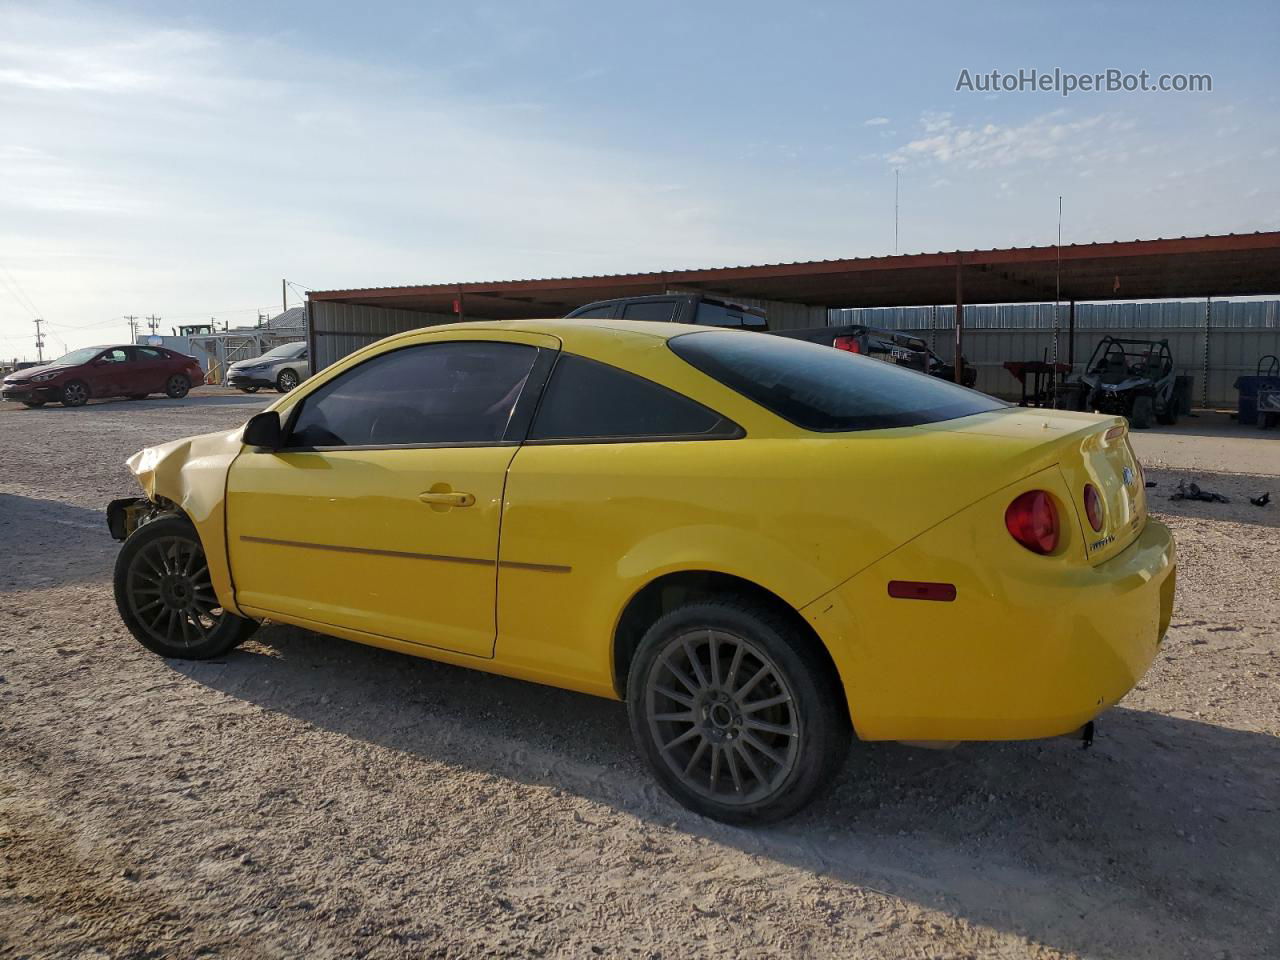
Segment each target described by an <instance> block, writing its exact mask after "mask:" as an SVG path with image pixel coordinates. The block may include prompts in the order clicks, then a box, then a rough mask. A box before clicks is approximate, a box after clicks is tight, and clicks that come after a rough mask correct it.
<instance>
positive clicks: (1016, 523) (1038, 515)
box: [1004, 490, 1058, 554]
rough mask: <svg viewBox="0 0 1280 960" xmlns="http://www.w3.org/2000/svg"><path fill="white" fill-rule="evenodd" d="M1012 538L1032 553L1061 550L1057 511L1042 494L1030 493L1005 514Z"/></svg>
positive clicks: (1011, 506)
mask: <svg viewBox="0 0 1280 960" xmlns="http://www.w3.org/2000/svg"><path fill="white" fill-rule="evenodd" d="M1004 525H1005V526H1006V527H1007V528H1008V529H1009V535H1010V536H1012V537H1013V539H1015V540H1017V541H1018V542H1019V543H1020V544H1022V545H1023V546H1024V547H1026V548H1027V549H1028V550H1030V551H1031V552H1032V553H1039V554H1046V553H1053V551H1054V550H1056V549H1058V508H1057V507H1056V506H1054V504H1053V497H1051V496H1049V494H1047V493H1045V492H1044V491H1043V490H1028V491H1027V492H1026V493H1024V494H1022V496H1020V497H1018V498H1017V499H1016V500H1014V501H1013V503H1011V504H1009V508H1008V509H1007V510H1005V512H1004Z"/></svg>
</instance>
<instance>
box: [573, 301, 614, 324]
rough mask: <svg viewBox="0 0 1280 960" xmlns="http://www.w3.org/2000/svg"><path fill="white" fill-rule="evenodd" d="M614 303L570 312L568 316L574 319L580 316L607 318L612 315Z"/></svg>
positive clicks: (584, 317) (583, 317)
mask: <svg viewBox="0 0 1280 960" xmlns="http://www.w3.org/2000/svg"><path fill="white" fill-rule="evenodd" d="M613 308H614V305H613V304H612V303H611V304H609V305H608V306H607V307H593V308H592V309H590V310H583V311H582V312H581V313H576V312H575V313H571V314H570V316H571V317H573V318H574V319H575V320H576V319H579V318H582V319H587V318H594V319H598V320H599V319H608V318H609V317H612V316H613Z"/></svg>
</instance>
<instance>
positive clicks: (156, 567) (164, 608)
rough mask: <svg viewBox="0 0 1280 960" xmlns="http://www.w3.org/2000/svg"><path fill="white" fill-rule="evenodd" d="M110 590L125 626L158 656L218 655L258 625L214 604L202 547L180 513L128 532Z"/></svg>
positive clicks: (202, 657) (196, 657) (204, 657)
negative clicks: (128, 535)
mask: <svg viewBox="0 0 1280 960" xmlns="http://www.w3.org/2000/svg"><path fill="white" fill-rule="evenodd" d="M115 595H116V609H117V610H119V611H120V619H121V620H123V621H124V625H125V626H126V627H128V628H129V632H130V633H132V634H133V635H134V637H135V638H136V639H137V640H138V642H139V643H141V644H142V645H143V646H144V647H146V648H147V649H148V650H150V651H151V652H152V653H157V654H159V655H160V656H162V657H172V658H176V659H180V660H208V659H210V658H211V657H220V656H222V655H223V654H225V653H226V652H227V651H229V650H231V649H232V648H233V647H235V646H236V645H237V644H240V643H243V642H244V641H245V640H247V639H248V638H249V636H250V635H251V634H252V633H253V632H254V630H256V629H257V628H258V625H257V623H255V622H254V621H252V620H246V619H244V618H243V617H237V616H235V615H234V614H231V613H228V612H226V611H225V610H223V609H222V607H220V606H219V605H218V600H217V597H216V596H215V595H214V592H213V584H212V582H211V581H210V579H209V568H208V565H207V564H206V562H205V557H204V548H203V547H202V546H201V545H200V537H199V536H198V535H197V534H196V529H195V527H193V526H192V525H191V522H190V521H189V520H187V518H186V517H179V516H165V517H160V518H158V519H156V520H152V521H151V522H150V523H145V524H143V525H142V526H141V527H139V528H138V529H137V530H135V531H134V532H133V534H132V535H131V536H130V537H129V539H128V540H126V541H125V542H124V546H123V547H121V548H120V553H119V555H118V556H117V557H116V566H115Z"/></svg>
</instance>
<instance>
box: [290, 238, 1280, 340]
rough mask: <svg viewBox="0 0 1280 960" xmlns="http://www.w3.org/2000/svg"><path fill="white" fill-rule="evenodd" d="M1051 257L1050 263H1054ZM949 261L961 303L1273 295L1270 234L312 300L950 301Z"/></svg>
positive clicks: (550, 308) (500, 303)
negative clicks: (698, 295) (676, 297)
mask: <svg viewBox="0 0 1280 960" xmlns="http://www.w3.org/2000/svg"><path fill="white" fill-rule="evenodd" d="M1059 264H1060V267H1059ZM957 268H959V273H960V275H961V277H962V280H963V285H964V300H965V302H966V303H971V304H973V303H1019V302H1036V301H1045V300H1053V299H1054V298H1055V292H1056V290H1057V286H1058V282H1059V279H1060V282H1061V296H1062V299H1063V300H1081V301H1087V300H1147V299H1151V300H1157V299H1170V298H1184V297H1208V296H1216V297H1225V296H1251V295H1270V294H1277V293H1280V231H1271V232H1266V233H1249V234H1226V235H1217V236H1203V237H1176V238H1167V239H1166V238H1160V239H1156V240H1131V241H1116V242H1110V243H1088V244H1067V245H1064V246H1062V247H1061V248H1059V247H1055V246H1046V247H1009V248H1005V249H992V250H957V251H953V252H945V251H939V252H937V253H917V254H904V255H900V256H886V257H855V258H852V259H845V260H814V261H807V262H798V263H773V264H761V265H756V266H738V267H711V268H700V269H681V270H662V271H655V272H649V273H622V274H607V275H601V276H574V277H548V278H542V279H531V280H495V281H480V282H467V283H432V284H421V285H413V286H402V287H372V288H365V289H353V290H319V291H312V292H311V294H310V297H311V299H313V300H318V301H319V300H323V301H330V302H339V303H351V304H362V305H366V306H378V307H391V308H396V309H403V310H419V311H426V312H431V313H451V312H452V310H453V302H454V300H455V299H457V298H458V297H459V296H461V297H463V298H464V302H465V311H466V314H467V316H469V317H490V318H494V319H507V318H519V317H538V316H559V315H561V314H563V313H565V312H567V311H568V310H570V309H573V308H574V307H578V306H581V305H582V304H584V303H589V302H591V301H592V300H602V299H606V298H609V297H621V296H639V295H644V294H654V293H663V292H665V291H667V290H668V289H681V290H707V291H710V292H716V293H721V294H728V295H732V296H739V297H753V298H759V299H764V300H783V301H788V302H792V303H804V304H812V305H821V306H827V307H862V306H927V305H930V304H949V303H954V302H955V299H956V297H955V291H956V276H957Z"/></svg>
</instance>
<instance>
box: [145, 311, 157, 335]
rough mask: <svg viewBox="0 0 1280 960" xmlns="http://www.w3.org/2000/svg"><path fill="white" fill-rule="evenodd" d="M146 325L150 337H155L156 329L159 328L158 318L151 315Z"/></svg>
mask: <svg viewBox="0 0 1280 960" xmlns="http://www.w3.org/2000/svg"><path fill="white" fill-rule="evenodd" d="M147 325H148V326H149V327H150V328H151V335H152V336H153V337H154V336H155V335H156V328H157V327H159V326H160V318H159V317H157V316H156V315H155V314H154V313H153V314H152V315H151V316H149V317H147Z"/></svg>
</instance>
